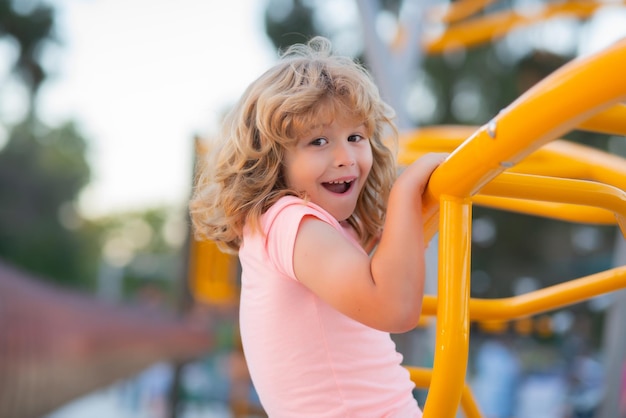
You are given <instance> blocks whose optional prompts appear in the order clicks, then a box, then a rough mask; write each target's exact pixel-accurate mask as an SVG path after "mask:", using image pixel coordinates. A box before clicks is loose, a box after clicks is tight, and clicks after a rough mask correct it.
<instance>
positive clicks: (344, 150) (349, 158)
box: [334, 142, 356, 167]
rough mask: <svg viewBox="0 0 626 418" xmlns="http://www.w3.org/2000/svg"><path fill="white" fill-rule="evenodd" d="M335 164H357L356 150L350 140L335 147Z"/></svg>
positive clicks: (338, 165) (348, 165)
mask: <svg viewBox="0 0 626 418" xmlns="http://www.w3.org/2000/svg"><path fill="white" fill-rule="evenodd" d="M334 157H335V164H336V166H337V167H351V166H353V165H355V164H356V158H355V155H354V150H352V149H351V147H350V144H349V143H348V142H342V143H340V144H337V146H336V147H335V153H334Z"/></svg>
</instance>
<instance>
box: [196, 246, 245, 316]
mask: <svg viewBox="0 0 626 418" xmlns="http://www.w3.org/2000/svg"><path fill="white" fill-rule="evenodd" d="M189 289H190V291H191V294H192V295H193V297H194V298H195V299H196V300H198V301H199V302H202V303H207V304H211V305H234V304H236V303H237V299H238V297H239V289H238V286H237V258H236V257H235V256H233V255H231V254H226V253H223V252H222V251H221V250H220V249H219V248H218V247H217V244H216V243H214V242H212V241H197V240H194V239H192V241H191V245H190V251H189Z"/></svg>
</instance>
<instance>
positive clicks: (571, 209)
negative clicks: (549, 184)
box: [472, 194, 617, 225]
mask: <svg viewBox="0 0 626 418" xmlns="http://www.w3.org/2000/svg"><path fill="white" fill-rule="evenodd" d="M472 202H473V203H474V205H478V206H482V207H488V208H493V209H500V210H506V211H508V212H516V213H522V214H525V215H534V216H541V217H544V218H551V219H555V220H560V221H566V222H574V223H584V224H596V225H615V224H616V223H617V219H616V217H615V214H614V213H612V212H610V211H607V210H604V209H599V208H594V207H591V206H581V205H572V204H568V203H554V202H540V201H536V200H525V199H510V198H506V197H500V196H484V195H482V194H479V195H476V196H474V197H472Z"/></svg>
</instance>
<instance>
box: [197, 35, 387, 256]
mask: <svg viewBox="0 0 626 418" xmlns="http://www.w3.org/2000/svg"><path fill="white" fill-rule="evenodd" d="M335 112H347V114H348V115H349V116H351V117H354V118H358V120H362V121H364V125H365V127H366V130H367V131H368V134H369V135H370V137H369V140H370V144H371V147H372V154H373V165H372V169H371V171H370V174H369V176H368V178H367V181H366V183H365V186H364V187H363V190H362V191H361V194H360V196H359V198H358V202H357V205H356V209H355V211H354V213H353V214H352V215H351V216H350V217H349V218H348V220H347V221H348V222H349V223H350V225H352V227H353V228H354V229H355V231H356V232H357V234H358V236H359V238H360V240H361V243H362V244H363V245H366V244H367V243H369V242H371V241H372V240H373V239H375V238H376V237H378V236H379V235H380V232H381V229H382V225H383V223H384V218H385V210H386V205H387V199H388V196H389V191H390V189H391V185H392V184H393V181H394V180H395V178H396V165H395V144H396V143H397V129H396V127H395V125H394V124H393V122H392V119H393V117H394V116H395V114H394V112H393V110H392V109H391V107H389V106H388V105H387V104H386V103H385V102H384V101H383V100H382V99H381V97H380V94H379V92H378V88H377V87H376V85H375V84H374V82H373V81H372V78H371V76H370V75H369V73H368V72H367V71H366V70H365V69H364V68H363V67H362V66H361V65H359V64H358V63H356V62H354V61H353V60H352V59H351V58H348V57H342V56H338V55H334V54H333V53H332V46H331V43H330V41H328V40H327V39H325V38H322V37H315V38H313V39H311V40H310V41H309V42H308V43H307V44H297V45H293V46H291V47H289V48H288V49H287V50H286V51H285V52H284V53H283V54H282V55H281V57H280V61H279V62H278V63H277V64H276V65H275V66H274V67H272V68H271V69H269V70H268V71H266V72H265V73H264V74H263V75H261V77H259V78H258V79H257V80H256V81H255V82H253V83H252V84H251V85H250V86H249V87H248V88H247V90H246V91H245V92H244V94H243V96H242V97H241V99H240V100H239V102H238V103H237V104H236V106H235V107H234V108H233V109H232V110H231V111H230V112H229V114H228V115H227V116H226V118H225V120H224V124H223V133H222V136H221V137H220V139H219V141H218V143H217V144H216V146H215V147H214V148H213V149H211V150H210V152H208V153H207V155H206V158H205V159H204V160H202V161H200V160H199V161H198V165H197V176H196V179H195V186H194V191H193V195H192V197H191V200H190V204H189V210H190V214H191V220H192V223H193V227H194V231H195V235H196V237H197V238H198V239H209V240H213V241H215V242H217V244H218V245H219V246H220V248H221V249H222V250H224V251H228V252H236V251H238V249H239V246H240V245H241V240H242V235H243V229H244V225H247V226H248V227H250V228H253V229H255V230H258V229H259V218H260V216H261V215H262V214H263V213H264V212H265V211H266V210H267V209H268V208H270V207H271V206H272V205H273V204H274V203H275V202H276V201H277V200H278V199H280V198H281V197H283V196H285V195H296V196H300V197H302V198H305V199H306V196H301V194H300V193H299V192H298V191H297V190H290V189H289V188H288V187H287V185H286V182H285V179H284V175H283V161H284V155H285V151H286V150H287V149H288V148H289V147H291V146H293V145H294V144H295V142H296V140H297V138H298V136H299V135H302V134H303V133H305V132H307V131H308V130H310V129H311V127H313V126H315V125H319V123H320V121H328V120H329V119H331V120H332V117H333V114H335ZM384 135H386V136H388V137H390V138H391V140H392V143H393V145H394V151H392V150H391V149H390V148H389V147H388V146H387V145H386V144H385V142H384V140H383V137H384Z"/></svg>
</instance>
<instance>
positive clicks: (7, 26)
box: [0, 0, 99, 287]
mask: <svg viewBox="0 0 626 418" xmlns="http://www.w3.org/2000/svg"><path fill="white" fill-rule="evenodd" d="M54 29H55V13H54V9H53V8H51V7H50V6H48V5H46V4H44V3H43V2H37V1H34V2H22V1H15V0H13V1H11V0H0V38H5V39H11V40H12V42H11V43H10V44H12V45H15V47H16V49H17V54H16V55H17V58H16V60H15V63H14V65H13V71H14V72H15V73H16V74H17V75H18V76H19V78H18V82H21V83H23V85H24V86H25V87H26V89H27V91H28V100H29V101H28V109H27V112H26V114H25V115H24V119H23V120H22V121H21V122H19V123H17V124H16V125H14V126H12V127H10V129H9V132H8V139H7V142H6V144H5V146H4V147H3V148H2V149H0V257H1V258H4V259H6V260H8V261H10V262H12V263H14V264H16V265H19V266H21V267H22V268H25V269H28V270H30V271H32V272H35V273H39V274H41V276H42V277H50V278H52V279H53V280H57V281H59V282H62V283H64V284H67V285H72V286H82V287H89V286H90V284H91V282H92V281H93V279H94V278H95V273H96V266H97V258H98V256H99V248H98V246H99V242H98V240H97V239H98V236H97V234H98V230H97V228H90V227H87V226H86V224H85V223H84V222H83V221H82V220H81V219H80V216H79V215H78V213H77V211H76V209H75V207H76V201H77V197H78V194H79V193H80V191H81V189H82V188H83V187H84V186H85V185H86V184H87V183H88V182H89V179H90V168H89V165H88V163H87V159H86V150H87V141H86V140H85V138H84V137H83V136H82V134H81V133H80V132H79V131H78V129H77V128H76V126H75V125H74V124H73V123H72V122H67V123H66V124H64V125H62V126H59V127H49V126H45V125H44V124H43V123H41V122H40V120H39V118H38V115H37V114H36V106H35V103H36V100H37V93H38V91H39V89H40V87H41V85H42V84H43V83H44V82H45V80H46V71H45V68H44V65H43V63H42V61H41V59H42V51H43V50H44V49H45V48H46V46H47V45H49V44H50V42H52V41H54ZM0 99H1V97H0Z"/></svg>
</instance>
